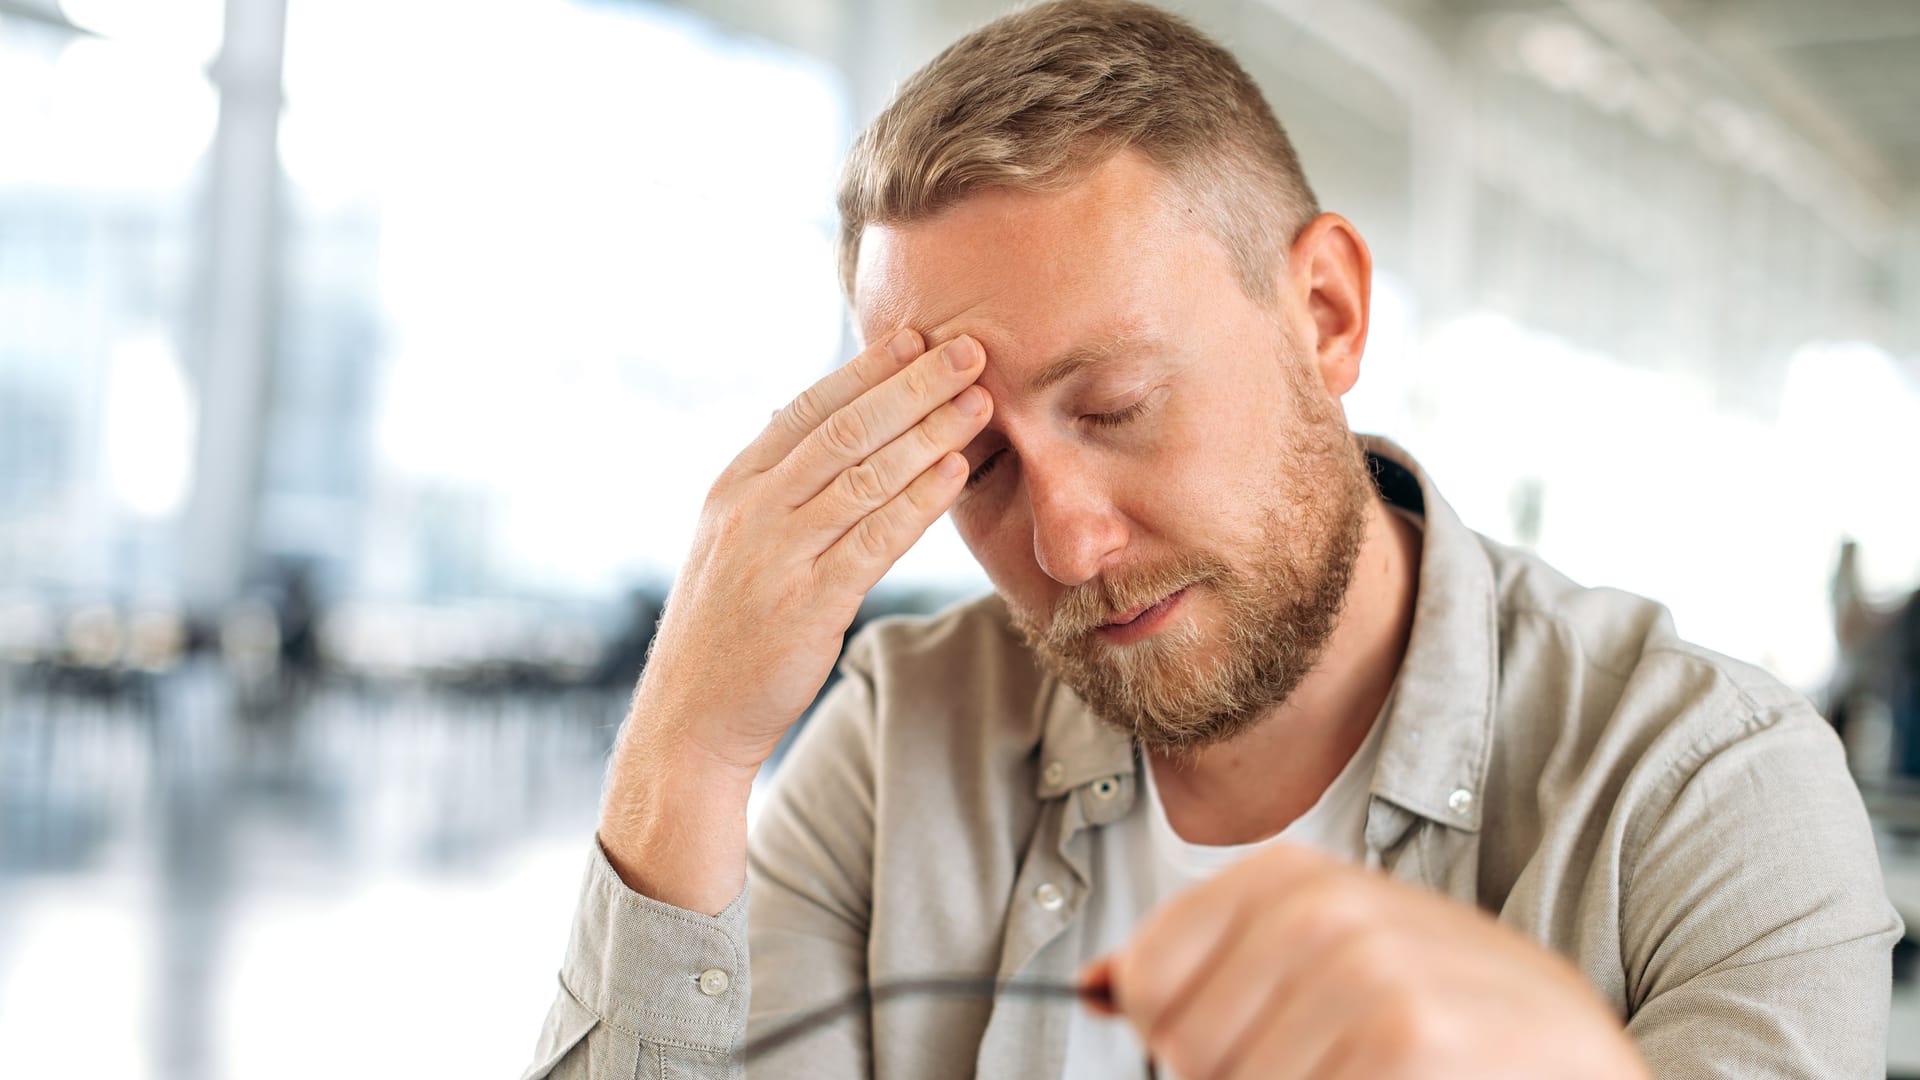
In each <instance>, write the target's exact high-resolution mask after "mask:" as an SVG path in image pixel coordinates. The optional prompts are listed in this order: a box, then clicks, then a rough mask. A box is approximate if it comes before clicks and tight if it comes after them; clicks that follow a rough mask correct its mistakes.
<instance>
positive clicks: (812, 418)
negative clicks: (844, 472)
mask: <svg viewBox="0 0 1920 1080" xmlns="http://www.w3.org/2000/svg"><path fill="white" fill-rule="evenodd" d="M920 352H921V341H920V335H919V334H917V333H915V332H914V331H913V330H911V329H905V328H902V329H901V330H898V331H896V332H895V333H894V334H892V335H891V336H888V337H883V338H881V339H880V340H878V341H876V342H873V343H872V344H870V345H868V346H867V348H866V350H865V351H864V352H862V353H861V354H860V355H859V356H856V357H854V358H853V359H852V360H849V361H848V362H846V363H845V364H842V365H841V366H840V367H838V368H835V369H834V370H833V373H832V374H830V375H828V376H827V377H826V378H824V379H821V380H820V381H819V382H817V383H814V384H813V385H812V386H809V387H807V389H806V390H805V391H803V392H802V393H801V394H800V396H799V397H797V398H794V399H793V400H792V401H791V402H789V403H788V404H787V406H786V408H783V409H781V410H780V411H779V412H776V413H774V414H773V420H772V422H771V423H769V424H768V425H767V427H766V430H764V431H762V432H761V433H760V437H759V438H757V439H755V440H754V441H753V442H752V443H751V444H749V445H748V446H747V448H746V450H744V451H742V452H741V454H740V456H739V457H738V458H736V459H735V464H736V465H740V466H744V467H746V468H747V469H750V470H752V471H754V472H765V471H767V470H768V469H771V468H773V467H774V466H775V465H778V464H780V462H781V461H782V460H783V459H785V458H786V456H787V455H788V454H790V453H792V452H793V448H794V447H796V446H798V445H800V440H802V439H804V438H806V437H807V436H808V435H810V434H812V432H813V430H814V429H815V428H817V427H819V426H820V425H821V423H823V422H824V421H825V420H826V418H827V417H829V416H832V415H833V414H834V413H835V412H838V411H839V410H840V409H842V408H844V407H846V406H847V405H848V404H849V403H851V402H852V401H853V400H854V399H856V398H858V397H859V396H860V395H862V394H864V393H866V392H867V391H868V390H871V389H872V388H874V387H876V386H879V385H880V384H881V383H883V382H885V381H886V380H887V379H889V378H891V377H892V376H894V375H895V374H898V373H899V371H900V369H901V368H903V367H905V366H906V365H907V364H909V363H911V362H912V361H913V359H914V358H915V357H917V356H919V355H920Z"/></svg>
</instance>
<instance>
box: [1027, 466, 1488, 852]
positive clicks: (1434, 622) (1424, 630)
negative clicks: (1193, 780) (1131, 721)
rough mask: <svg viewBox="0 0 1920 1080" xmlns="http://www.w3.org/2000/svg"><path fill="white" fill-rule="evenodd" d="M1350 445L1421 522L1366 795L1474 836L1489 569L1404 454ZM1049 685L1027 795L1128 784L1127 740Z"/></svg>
mask: <svg viewBox="0 0 1920 1080" xmlns="http://www.w3.org/2000/svg"><path fill="white" fill-rule="evenodd" d="M1359 438H1360V441H1361V445H1362V446H1363V447H1364V448H1365V450H1366V453H1367V460H1368V464H1369V465H1370V466H1371V469H1372V472H1373V477H1374V483H1375V486H1377V487H1378V488H1379V490H1380V494H1381V496H1382V497H1383V498H1385V499H1386V500H1387V501H1388V502H1389V503H1392V504H1393V505H1395V506H1398V507H1400V508H1402V509H1404V510H1406V511H1408V512H1410V513H1412V514H1414V515H1416V516H1418V517H1420V518H1421V519H1422V521H1423V528H1422V530H1421V537H1422V538H1421V548H1420V585H1419V593H1418V596H1417V597H1416V598H1415V601H1414V614H1413V631H1412V634H1411V635H1410V637H1409V640H1408V642H1407V652H1406V656H1405V657H1404V658H1403V659H1402V660H1401V662H1400V672H1399V674H1398V675H1397V676H1396V677H1395V679H1394V684H1393V689H1392V691H1391V692H1390V695H1389V697H1388V702H1387V707H1386V710H1385V713H1384V717H1383V721H1382V722H1384V723H1385V724H1386V729H1385V730H1384V731H1382V732H1381V743H1380V762H1379V765H1378V766H1377V767H1376V769H1375V771H1374V776H1373V788H1372V791H1373V794H1374V795H1376V796H1378V797H1379V798H1382V799H1386V800H1388V801H1390V802H1392V803H1395V804H1396V805H1399V806H1401V807H1404V808H1405V809H1407V810H1410V811H1412V812H1414V813H1416V814H1419V815H1420V816H1422V817H1425V818H1428V819H1431V820H1433V821H1436V822H1439V823H1440V824H1443V825H1446V826H1449V827H1451V828H1456V829H1463V830H1466V831H1469V832H1473V831H1478V830H1479V828H1480V807H1481V799H1480V790H1481V783H1482V781H1483V780H1484V779H1485V777H1486V771H1487V755H1488V751H1489V746H1490V742H1491V732H1492V727H1493V712H1494V689H1495V685H1496V679H1495V671H1496V662H1497V656H1498V645H1497V637H1496V634H1497V625H1496V622H1495V603H1494V576H1493V567H1492V564H1491V563H1490V562H1489V561H1488V558H1487V553H1486V549H1485V548H1484V547H1482V546H1481V541H1480V538H1479V536H1478V535H1476V534H1475V533H1474V532H1473V531H1472V530H1470V529H1468V528H1467V527H1466V526H1465V525H1464V524H1462V523H1461V521H1460V519H1459V517H1457V516H1456V515H1455V514H1454V512H1453V508H1452V507H1450V506H1448V505H1447V503H1446V501H1445V500H1444V499H1442V498H1441V497H1440V493H1439V492H1438V491H1437V490H1435V489H1434V487H1433V483H1432V481H1431V480H1430V479H1429V478H1428V477H1427V474H1426V472H1425V471H1424V470H1423V469H1421V468H1420V466H1419V464H1418V463H1416V462H1415V461H1414V459H1413V456H1412V455H1411V454H1408V453H1407V452H1406V451H1405V450H1404V449H1402V448H1400V447H1399V446H1397V445H1395V444H1394V443H1393V442H1391V441H1389V440H1387V439H1383V438H1380V437H1378V436H1372V435H1363V436H1360V437H1359ZM1048 685H1049V687H1050V689H1049V692H1048V694H1047V700H1046V701H1045V703H1044V704H1043V705H1042V711H1043V718H1042V723H1041V736H1040V768H1039V770H1038V779H1037V782H1036V783H1035V786H1034V793H1035V794H1036V795H1037V796H1039V797H1040V798H1042V799H1051V798H1057V797H1059V796H1061V795H1064V794H1066V793H1067V792H1070V791H1072V790H1074V789H1075V788H1078V787H1080V786H1082V785H1084V784H1087V783H1091V782H1092V781H1094V780H1097V779H1099V778H1101V777H1104V776H1115V775H1125V776H1131V774H1132V772H1133V769H1134V760H1135V759H1134V755H1133V748H1132V745H1131V740H1129V739H1128V738H1127V737H1126V736H1125V735H1123V734H1122V733H1121V732H1119V731H1118V730H1117V729H1115V728H1113V727H1112V726H1111V725H1108V724H1106V723H1103V722H1102V721H1101V720H1100V719H1099V717H1097V716H1095V715H1094V714H1093V712H1092V710H1090V709H1089V708H1088V707H1087V705H1086V703H1085V702H1083V701H1082V700H1081V699H1080V696H1079V695H1078V694H1076V693H1075V692H1074V691H1073V690H1072V689H1071V688H1069V687H1067V686H1066V685H1064V684H1062V683H1060V682H1059V681H1058V680H1057V679H1049V680H1048Z"/></svg>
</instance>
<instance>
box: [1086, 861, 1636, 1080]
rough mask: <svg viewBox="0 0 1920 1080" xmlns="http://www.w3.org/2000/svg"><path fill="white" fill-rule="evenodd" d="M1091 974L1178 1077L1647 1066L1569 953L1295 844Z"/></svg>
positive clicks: (1378, 1077)
mask: <svg viewBox="0 0 1920 1080" xmlns="http://www.w3.org/2000/svg"><path fill="white" fill-rule="evenodd" d="M1081 981H1082V983H1083V984H1085V985H1089V986H1095V987H1103V988H1104V989H1105V990H1106V991H1107V992H1108V994H1109V995H1110V1000H1111V1001H1112V1002H1113V1003H1114V1007H1115V1008H1116V1009H1117V1010H1118V1011H1119V1012H1120V1013H1121V1014H1122V1015H1124V1016H1125V1018H1126V1019H1127V1021H1128V1022H1129V1023H1131V1024H1132V1025H1133V1027H1134V1029H1135V1030H1136V1031H1138V1032H1139V1033H1140V1038H1141V1040H1142V1041H1143V1042H1144V1043H1145V1044H1146V1046H1147V1050H1148V1053H1150V1054H1152V1055H1153V1056H1154V1058H1155V1059H1156V1060H1157V1061H1159V1062H1160V1063H1162V1064H1164V1065H1165V1066H1167V1067H1168V1068H1169V1069H1171V1070H1172V1071H1173V1072H1175V1073H1176V1074H1178V1075H1179V1076H1180V1077H1181V1080H1216V1078H1224V1077H1262V1078H1274V1080H1278V1078H1282V1077H1286V1078H1296V1077H1298V1078H1307V1077H1311V1078H1314V1080H1389V1078H1394V1077H1423V1078H1433V1077H1474V1078H1476V1080H1487V1078H1495V1077H1515V1078H1519V1077H1529V1078H1539V1077H1568V1078H1572V1077H1582V1078H1584V1077H1595V1078H1600V1077H1605V1078H1608V1080H1621V1078H1625V1080H1633V1078H1640V1077H1646V1076H1647V1070H1646V1066H1645V1065H1644V1064H1643V1063H1642V1062H1641V1060H1640V1057H1639V1053H1638V1051H1637V1050H1636V1049H1635V1048H1634V1046H1633V1043H1632V1041H1631V1040H1630V1039H1629V1038H1628V1037H1627V1035H1626V1033H1625V1032H1624V1030H1622V1028H1621V1024H1620V1021H1619V1020H1618V1018H1616V1017H1615V1016H1614V1015H1613V1013H1612V1011H1611V1010H1610V1009H1609V1008H1608V1007H1607V1005H1606V1004H1605V1002H1603V1001H1602V1000H1601V998H1600V997H1599V995H1598V994H1597V993H1596V992H1595V991H1594V990H1593V989H1592V988H1591V987H1590V986H1588V985H1587V983H1586V981H1585V980H1584V978H1583V977H1582V976H1581V975H1580V973H1579V972H1578V971H1577V970H1575V968H1574V967H1573V966H1572V965H1571V964H1569V963H1567V962H1566V961H1565V960H1564V959H1562V958H1561V957H1559V956H1558V955H1556V954H1554V953H1552V952H1550V951H1548V950H1547V949H1544V948H1542V947H1541V946H1540V945H1538V944H1536V943H1535V942H1533V941H1531V940H1529V939H1527V938H1525V937H1523V936H1521V935H1520V934H1518V933H1515V932H1514V931H1512V930H1510V929H1508V928H1507V927H1504V926H1501V925H1500V924H1499V923H1497V922H1495V921H1494V920H1493V919H1492V918H1490V917H1488V916H1487V915H1486V914H1485V913H1484V912H1481V911H1479V910H1477V909H1475V908H1472V907H1469V906H1467V905H1464V904H1461V903H1459V902H1457V901H1454V900H1451V899H1448V898H1446V897H1443V896H1439V895H1436V894H1433V893H1429V892H1426V891H1424V890H1420V889H1417V888H1414V887H1412V886H1409V885H1404V884H1402V883H1400V882H1396V881H1393V880H1390V879H1388V878H1386V877H1383V876H1381V875H1379V874H1376V873H1372V872H1369V871H1365V870H1362V869H1359V868H1357V867H1354V866H1351V865H1349V864H1347V863H1343V862H1341V861H1339V860H1336V859H1333V858H1331V857H1329V856H1327V855H1325V854H1322V853H1320V852H1318V851H1314V850H1312V849H1310V848H1304V847H1301V846H1299V845H1295V844H1287V843H1280V844H1276V845H1274V846H1273V847H1271V848H1268V849H1267V850H1265V851H1262V852H1260V853H1258V854H1256V855H1253V856H1251V857H1249V858H1248V859H1247V860H1246V861H1245V862H1243V863H1240V864H1238V865H1236V866H1234V867H1233V868H1232V869H1230V870H1228V871H1226V872H1225V873H1223V874H1221V875H1220V876H1219V877H1218V878H1215V879H1213V880H1211V881H1208V882H1206V883H1205V884H1202V885H1199V886H1197V887H1195V888H1193V889H1192V890H1189V891H1188V892H1186V893H1183V894H1181V895H1180V896H1177V897H1175V898H1174V899H1173V900H1171V901H1169V902H1168V903H1166V904H1164V905H1163V906H1161V907H1160V908H1159V909H1158V910H1157V911H1155V912H1154V914H1153V915H1152V916H1151V917H1150V918H1149V919H1148V920H1147V921H1146V923H1145V924H1144V925H1143V926H1142V927H1141V929H1140V930H1139V932H1138V933H1136V934H1135V936H1134V938H1133V940H1132V941H1130V942H1128V943H1127V945H1126V946H1125V947H1124V948H1123V949H1121V950H1120V951H1118V952H1116V953H1114V954H1112V955H1110V956H1107V957H1103V958H1102V959H1100V960H1098V961H1096V962H1095V963H1093V964H1092V965H1090V966H1089V967H1088V968H1087V969H1086V971H1085V972H1083V973H1082V975H1081Z"/></svg>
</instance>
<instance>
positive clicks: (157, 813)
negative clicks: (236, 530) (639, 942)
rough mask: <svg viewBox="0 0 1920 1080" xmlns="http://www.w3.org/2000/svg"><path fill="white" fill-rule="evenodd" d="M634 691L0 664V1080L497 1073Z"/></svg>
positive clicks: (543, 995)
mask: <svg viewBox="0 0 1920 1080" xmlns="http://www.w3.org/2000/svg"><path fill="white" fill-rule="evenodd" d="M623 699H624V695H614V694H609V693H604V692H598V691H585V690H581V691H565V692H553V691H548V692H543V693H540V694H516V693H513V692H511V691H508V692H501V691H497V690H496V691H492V692H488V693H485V694H481V693H461V692H457V691H449V690H438V691H429V690H424V689H421V688H418V687H404V686H391V687H367V686H360V687H348V686H325V687H320V688H314V689H302V688H299V687H291V688H276V689H275V691H274V692H272V693H270V694H266V695H259V694H253V695H243V694H240V693H238V692H237V691H236V690H235V689H234V687H233V686H232V684H231V682H230V680H228V679H227V678H225V677H224V676H223V675H221V674H220V673H219V671H218V669H216V668H213V667H210V666H201V667H195V668H188V669H185V670H183V671H181V672H179V673H176V674H174V675H172V676H169V677H168V678H166V679H165V680H161V681H156V682H152V683H146V682H135V683H121V684H117V685H111V686H108V685H74V684H58V683H53V682H49V681H48V680H44V679H34V678H31V677H30V673H26V672H22V671H19V670H13V671H6V670H4V669H0V1076H55V1075H57V1076H64V1077H102V1078H114V1080H142V1078H155V1080H158V1078H165V1080H224V1078H229V1077H232V1078H243V1077H275V1078H293V1077H308V1076H312V1077H340V1076H360V1077H364V1076H394V1077H401V1076H405V1077H424V1076H501V1075H513V1074H515V1073H516V1072H517V1070H518V1069H519V1067H520V1066H521V1065H522V1064H524V1062H525V1060H526V1058H527V1056H528V1054H529V1053H530V1052H531V1049H532V1046H533V1041H534V1039H535V1037H536V1035H537V1033H538V1026H539V1019H540V1017H541V1015H542V1014H543V1013H544V1011H545V1008H546V1005H547V1002H548V1000H549V999H550V997H551V995H552V993H553V991H554V986H555V984H554V972H555V970H556V969H557V967H558V963H559V960H560V956H561V952H562V949H563V946H564V944H565V938H566V933H567V926H568V915H569V913H570V911H571V909H572V905H573V900H574V891H575V888H576V886H577V884H578V880H579V874H580V870H581V867H582V865H583V862H584V858H585V854H586V851H587V847H586V845H587V844H589V843H590V842H591V836H592V827H593V816H594V808H595V804H596V801H597V798H598V793H599V783H600V776H601V768H602V763H603V761H604V757H605V753H606V750H607V748H608V746H609V745H610V744H611V740H612V737H613V733H614V724H615V722H616V721H617V719H618V716H619V714H620V708H621V706H622V704H623Z"/></svg>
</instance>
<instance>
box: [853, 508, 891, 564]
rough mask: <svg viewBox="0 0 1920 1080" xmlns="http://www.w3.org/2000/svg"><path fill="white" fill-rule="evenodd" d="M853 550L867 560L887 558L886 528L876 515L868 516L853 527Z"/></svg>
mask: <svg viewBox="0 0 1920 1080" xmlns="http://www.w3.org/2000/svg"><path fill="white" fill-rule="evenodd" d="M853 548H854V550H855V551H856V552H858V553H860V555H861V556H863V557H865V558H868V559H884V558H886V557H887V527H886V523H885V522H884V521H882V520H881V519H880V516H879V515H878V514H869V515H868V516H866V517H863V518H861V519H860V523H859V524H858V525H855V526H854V527H853Z"/></svg>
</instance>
